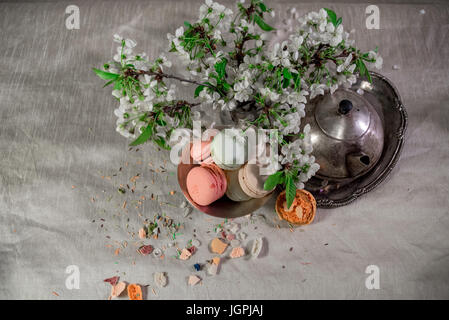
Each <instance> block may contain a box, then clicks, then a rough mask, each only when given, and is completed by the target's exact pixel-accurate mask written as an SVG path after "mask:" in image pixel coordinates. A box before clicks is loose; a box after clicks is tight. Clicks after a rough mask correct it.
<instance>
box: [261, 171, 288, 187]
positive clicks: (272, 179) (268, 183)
mask: <svg viewBox="0 0 449 320" xmlns="http://www.w3.org/2000/svg"><path fill="white" fill-rule="evenodd" d="M282 174H283V172H282V171H278V172H276V173H274V174H272V175H271V176H269V177H268V178H267V180H265V183H264V185H263V188H264V190H268V191H269V190H273V189H274V187H276V186H277V185H278V184H279V181H280V180H281V176H282Z"/></svg>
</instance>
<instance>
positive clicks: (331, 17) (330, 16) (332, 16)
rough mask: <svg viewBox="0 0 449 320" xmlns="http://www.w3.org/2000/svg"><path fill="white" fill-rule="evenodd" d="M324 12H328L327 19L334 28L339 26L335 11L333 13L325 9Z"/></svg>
mask: <svg viewBox="0 0 449 320" xmlns="http://www.w3.org/2000/svg"><path fill="white" fill-rule="evenodd" d="M324 10H326V12H327V17H328V19H329V21H330V22H331V23H332V24H333V25H334V26H337V14H336V13H335V12H334V11H332V10H331V9H328V8H324Z"/></svg>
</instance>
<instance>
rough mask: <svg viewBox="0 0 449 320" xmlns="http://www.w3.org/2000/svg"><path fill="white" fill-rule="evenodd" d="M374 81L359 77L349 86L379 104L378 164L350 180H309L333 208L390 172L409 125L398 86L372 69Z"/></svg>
mask: <svg viewBox="0 0 449 320" xmlns="http://www.w3.org/2000/svg"><path fill="white" fill-rule="evenodd" d="M370 74H371V77H372V83H370V82H368V81H367V80H366V79H364V78H360V79H359V80H358V81H357V83H356V84H354V85H353V86H352V87H351V89H350V90H352V91H355V92H358V93H359V94H363V97H364V98H365V99H367V100H368V101H369V102H370V103H371V104H372V105H373V106H374V108H376V110H377V112H378V113H379V115H380V117H381V120H382V123H383V126H384V133H385V136H384V139H385V141H384V148H383V151H382V155H381V158H380V160H379V161H378V162H377V164H376V165H375V166H374V167H373V168H372V169H371V170H370V171H369V172H368V173H366V174H365V175H363V176H361V177H360V178H358V179H356V180H352V181H348V182H346V183H345V182H341V181H340V182H336V181H327V180H322V179H320V178H318V177H314V178H312V179H311V180H309V182H307V184H306V189H307V190H309V191H310V192H312V193H313V195H314V196H315V198H316V200H317V206H318V207H321V208H333V207H339V206H344V205H347V204H349V203H351V202H353V201H354V200H356V199H357V198H359V197H360V196H362V195H363V194H365V193H367V192H369V191H371V190H373V189H374V188H375V187H377V186H378V185H379V184H381V183H382V181H384V180H385V178H386V177H387V176H388V175H389V174H390V172H391V170H392V169H393V168H394V166H395V165H396V163H397V162H398V160H399V156H400V153H401V150H402V146H403V144H404V135H405V130H406V128H407V112H406V110H405V107H404V105H403V104H402V101H401V97H400V95H399V93H398V91H397V89H396V87H395V86H394V85H393V84H392V83H391V81H390V80H388V79H387V78H385V77H384V76H382V75H380V74H378V73H375V72H370Z"/></svg>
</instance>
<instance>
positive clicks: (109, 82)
mask: <svg viewBox="0 0 449 320" xmlns="http://www.w3.org/2000/svg"><path fill="white" fill-rule="evenodd" d="M114 82H115V80H111V81H108V82H106V84H105V85H104V86H103V88H105V87H107V86H108V85H110V84H112V83H114Z"/></svg>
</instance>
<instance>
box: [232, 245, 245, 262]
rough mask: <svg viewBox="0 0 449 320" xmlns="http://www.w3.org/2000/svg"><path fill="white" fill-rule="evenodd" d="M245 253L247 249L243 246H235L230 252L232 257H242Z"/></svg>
mask: <svg viewBox="0 0 449 320" xmlns="http://www.w3.org/2000/svg"><path fill="white" fill-rule="evenodd" d="M244 255H245V250H244V249H243V248H242V247H236V248H233V249H232V251H231V254H230V257H231V258H232V259H235V258H240V257H243V256H244Z"/></svg>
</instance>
